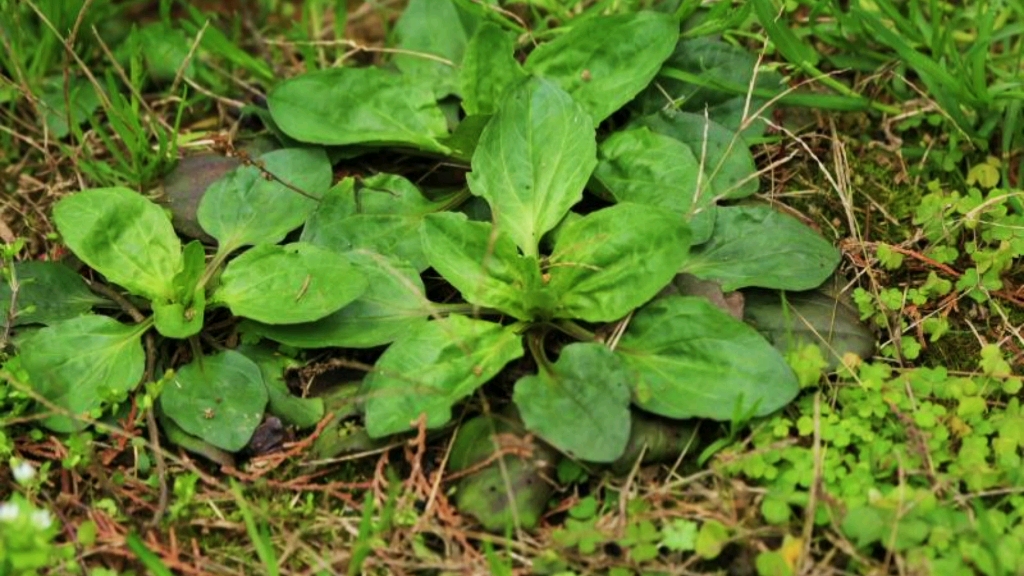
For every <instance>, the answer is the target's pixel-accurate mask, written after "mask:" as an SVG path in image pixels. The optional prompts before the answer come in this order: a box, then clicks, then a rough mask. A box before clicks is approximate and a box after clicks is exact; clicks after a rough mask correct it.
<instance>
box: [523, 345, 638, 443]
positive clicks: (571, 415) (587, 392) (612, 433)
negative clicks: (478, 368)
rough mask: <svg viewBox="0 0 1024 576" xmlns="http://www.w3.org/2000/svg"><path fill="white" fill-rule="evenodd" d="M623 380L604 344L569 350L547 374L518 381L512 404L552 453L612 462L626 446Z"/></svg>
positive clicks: (542, 372)
mask: <svg viewBox="0 0 1024 576" xmlns="http://www.w3.org/2000/svg"><path fill="white" fill-rule="evenodd" d="M628 380H629V375H628V374H627V373H626V372H625V371H624V370H623V369H622V366H621V365H620V363H619V359H618V358H617V357H616V356H615V353H614V352H612V351H611V350H609V349H608V347H607V346H605V345H604V344H596V343H577V344H569V345H568V346H566V347H565V348H563V349H562V352H561V354H560V355H559V356H558V361H557V362H555V364H554V365H552V366H551V367H550V370H549V369H546V368H543V367H542V368H541V370H540V372H539V373H538V374H535V375H531V376H524V377H523V378H520V379H519V380H518V381H517V382H516V387H515V393H514V396H513V400H514V401H515V403H516V406H517V407H518V408H519V413H520V414H522V417H523V422H524V423H525V424H526V427H527V428H528V429H530V431H532V432H535V433H537V435H538V436H540V437H541V438H543V439H544V440H545V441H546V442H548V443H550V444H551V445H553V446H554V447H556V448H558V449H559V450H561V451H563V452H565V453H566V454H568V455H569V456H572V457H575V458H579V459H581V460H589V461H591V462H614V461H615V459H616V458H618V457H619V456H620V455H621V454H622V452H623V450H625V449H626V444H627V442H629V429H630V423H629V418H630V417H629V386H627V384H626V383H627V382H628Z"/></svg>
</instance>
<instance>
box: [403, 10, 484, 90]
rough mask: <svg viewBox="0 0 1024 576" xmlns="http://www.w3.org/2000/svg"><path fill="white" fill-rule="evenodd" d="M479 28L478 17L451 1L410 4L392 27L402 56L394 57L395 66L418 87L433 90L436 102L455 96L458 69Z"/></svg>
mask: <svg viewBox="0 0 1024 576" xmlns="http://www.w3.org/2000/svg"><path fill="white" fill-rule="evenodd" d="M479 24H480V17H479V15H478V14H475V13H471V12H469V11H467V10H466V9H464V8H462V7H460V6H458V5H457V4H456V3H455V2H454V1H453V0H411V1H410V2H409V4H408V6H406V8H405V10H404V11H403V12H402V16H401V18H399V19H398V22H397V23H396V24H395V33H396V34H397V35H398V48H400V49H401V50H403V51H404V53H397V54H395V57H394V63H395V65H397V66H398V69H399V70H401V71H402V73H403V74H404V75H406V76H408V77H409V78H412V79H414V80H415V81H416V82H417V83H418V84H420V85H422V86H432V87H433V89H434V95H435V96H436V97H437V98H439V99H440V98H444V97H445V96H448V95H449V94H453V93H456V92H457V91H458V90H457V88H458V83H459V82H458V80H459V68H458V66H459V64H461V63H462V55H463V53H464V52H465V51H466V43H467V42H468V41H469V38H470V37H472V36H473V32H474V31H475V30H476V29H477V26H479ZM430 56H434V58H431V57H430ZM438 58H440V59H443V60H445V61H444V62H441V61H438Z"/></svg>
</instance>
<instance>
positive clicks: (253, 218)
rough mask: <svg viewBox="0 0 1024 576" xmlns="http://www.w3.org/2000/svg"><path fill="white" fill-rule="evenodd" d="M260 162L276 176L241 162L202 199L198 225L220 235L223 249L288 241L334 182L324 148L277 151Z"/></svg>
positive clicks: (215, 235) (216, 236)
mask: <svg viewBox="0 0 1024 576" xmlns="http://www.w3.org/2000/svg"><path fill="white" fill-rule="evenodd" d="M256 162H257V163H259V164H261V165H262V166H263V168H264V170H266V171H267V172H269V173H270V174H272V175H274V176H275V177H276V178H277V179H276V180H268V179H267V178H266V177H265V175H264V174H263V172H262V171H261V170H260V169H259V168H257V167H255V166H240V167H238V168H236V169H234V170H232V171H231V172H228V173H227V174H226V175H225V176H224V177H223V178H221V179H220V180H218V181H216V182H215V183H213V184H212V185H211V186H210V187H209V188H208V189H207V190H206V194H205V195H204V196H203V199H202V200H201V201H200V202H199V209H198V212H197V216H198V218H199V225H200V226H202V227H203V230H205V231H206V232H207V233H208V234H210V235H211V236H213V237H214V238H216V239H217V241H218V242H219V243H220V247H219V249H220V251H221V252H225V251H233V250H235V249H237V248H240V247H242V246H251V245H255V244H276V243H278V242H280V241H281V240H284V237H285V236H286V235H287V234H288V233H289V232H291V231H292V230H294V229H296V228H298V227H299V226H301V225H302V223H303V222H305V220H306V218H307V217H308V216H309V215H310V214H312V213H313V210H315V209H316V207H317V200H318V199H319V198H320V197H321V196H323V194H324V192H326V191H327V189H328V188H329V187H330V185H331V179H332V177H333V174H332V172H331V164H330V162H328V160H327V155H326V154H325V153H324V151H323V150H321V149H317V148H288V149H284V150H275V151H273V152H268V153H267V154H264V155H262V156H260V157H259V158H258V159H257V160H256ZM297 190H298V191H297ZM299 191H301V192H299Z"/></svg>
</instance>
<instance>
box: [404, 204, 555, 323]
mask: <svg viewBox="0 0 1024 576" xmlns="http://www.w3.org/2000/svg"><path fill="white" fill-rule="evenodd" d="M421 231H422V235H423V249H424V252H426V255H427V260H428V261H429V262H430V265H431V266H432V267H433V268H434V270H437V271H438V272H440V273H441V275H442V276H444V278H445V280H447V281H448V282H450V283H451V284H452V286H454V287H455V288H456V289H458V290H459V293H460V294H462V297H463V298H465V299H466V301H468V302H470V303H471V304H475V305H477V306H483V307H487V308H495V309H497V310H500V311H502V312H504V313H506V314H509V315H511V316H513V317H515V318H518V319H520V320H531V319H534V317H536V316H538V315H541V316H543V315H545V313H546V312H548V311H549V310H550V309H551V307H552V304H553V302H552V301H551V297H550V294H549V292H548V291H547V290H546V289H545V288H544V286H543V284H542V282H541V277H540V265H539V264H538V262H537V259H536V258H534V257H532V256H522V255H520V254H519V250H518V249H517V248H516V245H515V243H513V242H512V238H510V237H509V236H508V234H502V233H501V232H498V231H496V230H495V229H494V227H493V226H492V225H491V224H489V223H487V222H471V221H470V220H469V219H468V218H466V216H465V215H464V214H458V213H454V212H446V213H441V214H433V215H431V216H429V217H427V219H426V220H425V221H424V222H423V228H422V229H421Z"/></svg>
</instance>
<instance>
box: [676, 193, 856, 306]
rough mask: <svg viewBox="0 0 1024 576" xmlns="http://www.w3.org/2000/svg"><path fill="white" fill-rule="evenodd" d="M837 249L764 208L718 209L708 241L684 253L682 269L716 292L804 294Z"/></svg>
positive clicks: (835, 259) (827, 271)
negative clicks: (714, 285) (718, 287)
mask: <svg viewBox="0 0 1024 576" xmlns="http://www.w3.org/2000/svg"><path fill="white" fill-rule="evenodd" d="M839 258H840V255H839V250H837V249H836V248H835V247H834V246H832V245H831V244H829V243H828V242H827V241H826V240H825V239H824V238H822V237H821V236H819V235H818V234H817V233H815V232H814V231H813V230H811V229H810V228H808V227H807V226H805V225H804V224H803V223H801V222H800V221H799V220H797V219H796V218H793V217H792V216H787V215H785V214H782V213H781V212H778V211H776V210H773V209H772V208H771V207H770V206H765V205H750V206H726V207H719V208H718V217H717V220H716V221H715V231H714V233H713V234H712V235H711V240H709V241H708V242H707V243H706V244H703V245H701V246H698V247H696V248H694V249H693V251H692V252H691V253H690V259H689V260H688V261H687V263H686V265H685V266H684V267H683V269H682V271H683V272H689V273H690V274H693V275H694V276H697V277H698V278H703V279H705V280H717V281H719V282H721V283H722V290H724V291H726V292H731V291H732V290H736V289H738V288H745V287H747V286H757V287H759V288H774V289H777V290H810V289H812V288H816V287H818V286H820V285H821V283H822V282H824V281H825V280H826V279H828V277H829V276H830V275H831V274H832V271H833V270H835V268H836V266H837V265H838V264H839Z"/></svg>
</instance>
